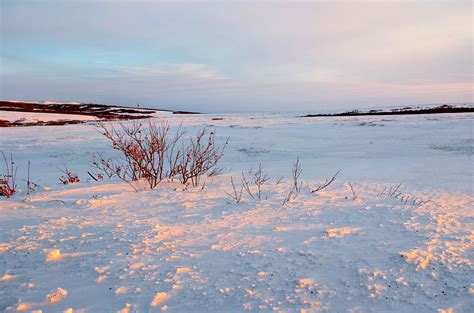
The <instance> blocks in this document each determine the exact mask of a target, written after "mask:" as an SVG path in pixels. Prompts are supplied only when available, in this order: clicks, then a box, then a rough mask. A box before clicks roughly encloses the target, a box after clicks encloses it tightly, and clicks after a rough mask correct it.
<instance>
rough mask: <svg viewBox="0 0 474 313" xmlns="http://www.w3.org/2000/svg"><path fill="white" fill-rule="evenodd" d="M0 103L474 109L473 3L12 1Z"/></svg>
mask: <svg viewBox="0 0 474 313" xmlns="http://www.w3.org/2000/svg"><path fill="white" fill-rule="evenodd" d="M1 5H2V10H1V11H2V22H1V23H2V25H1V64H0V65H1V74H0V84H1V85H0V92H1V98H3V99H8V98H10V99H13V98H15V99H25V100H45V99H58V100H64V101H83V102H105V103H121V104H131V105H134V104H136V103H140V104H142V105H149V106H155V107H166V108H171V109H183V110H197V111H225V112H229V111H266V110H272V111H291V110H306V111H318V110H325V109H339V108H341V109H342V108H344V109H346V108H359V107H370V106H387V105H405V104H415V103H440V102H472V101H473V95H472V90H473V81H472V78H473V75H472V74H473V72H472V71H473V67H472V49H473V46H472V45H473V38H472V31H471V30H472V11H471V10H472V8H471V3H470V2H469V1H449V2H448V1H446V2H443V1H437V2H427V1H420V2H413V1H393V2H385V1H384V2H375V1H370V2H368V1H359V2H334V1H331V2H330V1H319V2H310V3H292V2H291V3H289V2H274V3H260V4H254V3H246V2H241V3H223V2H214V3H211V2H198V3H196V2H192V3H191V2H189V3H186V2H180V3H169V2H157V1H147V2H125V1H124V2H122V1H119V2H116V1H114V2H109V1H72V2H64V1H41V2H24V1H9V0H7V1H3V2H2V4H1Z"/></svg>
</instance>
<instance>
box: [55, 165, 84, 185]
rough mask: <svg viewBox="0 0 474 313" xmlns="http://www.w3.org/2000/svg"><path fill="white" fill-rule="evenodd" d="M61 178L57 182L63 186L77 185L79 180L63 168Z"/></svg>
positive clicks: (71, 172) (74, 174)
mask: <svg viewBox="0 0 474 313" xmlns="http://www.w3.org/2000/svg"><path fill="white" fill-rule="evenodd" d="M63 174H64V175H62V176H60V177H59V180H60V181H61V182H62V183H63V184H64V185H69V184H74V183H79V182H80V181H81V180H80V179H79V176H78V175H77V174H76V173H74V172H73V171H71V170H70V169H68V168H67V167H66V168H64V170H63Z"/></svg>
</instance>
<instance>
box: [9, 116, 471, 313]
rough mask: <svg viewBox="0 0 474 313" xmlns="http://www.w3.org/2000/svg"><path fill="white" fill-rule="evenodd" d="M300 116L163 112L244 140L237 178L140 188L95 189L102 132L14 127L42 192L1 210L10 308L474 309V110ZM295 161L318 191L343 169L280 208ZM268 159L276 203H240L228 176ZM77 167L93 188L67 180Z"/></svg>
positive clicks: (235, 162) (16, 143)
mask: <svg viewBox="0 0 474 313" xmlns="http://www.w3.org/2000/svg"><path fill="white" fill-rule="evenodd" d="M294 116H295V115H289V114H248V115H232V114H228V115H207V114H206V115H193V116H183V115H172V114H167V113H159V114H157V116H156V117H157V120H158V121H159V120H167V121H169V122H170V123H171V125H173V126H178V125H180V124H182V125H183V126H184V127H186V129H188V131H189V132H191V133H192V132H193V131H195V130H196V129H198V128H200V127H202V126H209V127H212V128H213V129H215V130H216V133H217V136H218V137H217V139H218V140H219V141H220V142H223V141H224V140H225V138H227V137H230V143H229V145H228V148H227V150H226V154H225V156H224V159H223V163H222V165H223V166H224V167H225V168H226V170H227V171H226V174H224V175H221V176H217V177H213V178H209V179H208V180H207V181H206V186H205V188H204V189H202V190H201V188H189V189H187V190H183V188H182V186H180V185H179V184H176V183H162V184H161V185H160V186H159V187H158V189H155V190H152V191H149V190H145V191H141V192H139V193H136V192H134V191H133V190H132V189H131V188H130V187H129V186H128V185H127V184H124V183H120V182H116V181H104V182H99V183H97V182H87V175H86V171H87V169H88V168H89V163H90V160H91V155H92V153H93V152H102V153H104V154H110V148H109V147H108V143H107V142H106V141H104V139H103V138H101V137H100V135H99V134H98V133H97V131H96V130H95V129H94V127H93V126H92V125H88V124H81V125H67V126H57V127H46V126H45V127H28V128H9V129H0V132H1V136H0V150H3V151H5V152H13V153H14V156H15V157H16V160H17V164H18V165H19V166H20V170H19V174H18V175H19V176H20V177H24V170H23V169H22V167H21V165H22V164H25V163H26V162H27V160H31V162H32V175H31V176H32V179H33V180H34V181H36V182H38V183H39V184H40V185H42V186H43V188H40V190H38V191H36V192H34V193H33V194H31V195H30V196H26V195H25V194H24V192H20V193H19V194H18V195H16V196H15V197H14V198H12V199H2V200H0V280H1V281H0V287H1V288H0V310H3V311H6V312H14V311H34V310H42V311H43V312H63V311H66V310H68V309H71V310H73V311H74V312H116V311H117V312H149V311H151V312H161V311H166V312H240V311H251V312H257V311H261V312H269V311H274V312H414V311H417V312H470V311H471V310H472V307H473V306H474V274H473V261H474V250H473V241H474V209H473V208H474V195H473V188H474V182H473V167H472V165H473V163H472V156H473V146H474V139H473V116H474V115H473V114H452V115H434V116H433V115H432V116H423V115H417V116H403V117H395V116H393V117H389V118H386V117H385V118H384V117H357V118H353V117H352V118H295V117H294ZM297 156H298V157H299V159H300V161H301V162H302V166H303V175H302V176H303V179H304V180H305V182H307V184H308V185H310V186H316V185H318V184H320V183H321V182H323V181H324V180H325V179H327V178H329V177H331V176H332V175H333V174H334V173H335V172H336V171H337V170H338V169H341V170H342V171H341V173H340V174H339V176H338V177H337V180H336V181H335V183H334V184H333V185H331V186H330V187H329V188H327V189H325V190H324V191H322V192H319V193H317V194H312V193H309V192H308V190H307V188H306V186H305V187H303V189H302V191H301V193H300V194H298V196H297V197H296V198H295V199H294V200H292V201H291V202H290V203H289V204H287V205H285V206H282V202H283V199H284V198H285V196H286V195H287V193H288V191H289V189H290V183H291V182H290V168H291V165H292V162H293V161H294V160H295V159H296V157H297ZM260 162H261V163H262V165H263V168H264V170H265V171H266V172H267V173H268V174H269V176H270V177H271V180H270V181H269V182H268V183H267V184H266V185H264V189H263V190H264V191H263V195H264V197H263V199H262V200H260V201H258V200H255V199H251V198H250V197H249V196H246V195H244V199H243V201H242V202H241V203H238V204H236V203H232V201H231V199H230V198H229V197H228V196H227V194H226V191H227V192H231V186H230V176H233V177H234V178H236V177H237V176H238V175H239V172H240V171H245V170H248V169H249V168H251V167H253V168H255V167H256V166H258V164H259V163H260ZM63 165H68V166H69V167H70V168H72V169H74V170H77V171H78V173H79V175H80V177H81V178H82V182H81V183H79V184H74V185H70V186H63V185H60V184H58V183H59V181H58V176H59V175H61V173H60V171H59V169H58V167H61V166H63ZM279 176H284V180H283V183H280V184H277V177H279ZM349 182H350V183H351V184H352V186H353V187H354V190H355V193H356V196H355V197H354V196H353V194H352V192H351V190H350V187H349V185H348V183H349ZM400 183H401V184H402V186H401V187H400V191H401V192H402V195H400V196H399V197H398V198H395V197H390V196H389V195H387V189H389V188H391V187H392V188H394V186H396V185H398V184H400ZM19 184H20V187H22V188H23V189H24V187H23V186H21V184H23V182H21V181H19ZM384 190H385V191H384ZM402 196H403V197H404V198H403V199H407V200H406V201H401V197H402ZM407 197H409V198H407ZM415 199H416V200H415Z"/></svg>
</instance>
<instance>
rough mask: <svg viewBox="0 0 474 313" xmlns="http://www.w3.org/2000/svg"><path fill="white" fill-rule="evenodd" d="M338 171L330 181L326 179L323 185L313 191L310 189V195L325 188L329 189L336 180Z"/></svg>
mask: <svg viewBox="0 0 474 313" xmlns="http://www.w3.org/2000/svg"><path fill="white" fill-rule="evenodd" d="M340 171H341V170H338V171H337V172H336V174H334V175H333V176H332V177H331V178H330V179H326V181H325V182H324V183H323V184H321V185H319V186H318V187H316V188H314V189H312V188H310V192H311V193H316V192H318V191H321V190H323V189H326V188H327V187H329V186H330V185H331V184H332V183H333V182H334V181H335V180H336V177H337V175H338V174H339V172H340Z"/></svg>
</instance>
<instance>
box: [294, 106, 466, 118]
mask: <svg viewBox="0 0 474 313" xmlns="http://www.w3.org/2000/svg"><path fill="white" fill-rule="evenodd" d="M468 112H474V107H469V106H453V105H448V104H443V105H440V106H437V107H432V108H412V107H404V108H400V109H392V110H390V111H383V110H369V111H358V110H354V111H350V112H343V113H335V114H307V115H303V116H300V117H329V116H333V117H334V116H367V115H414V114H440V113H468Z"/></svg>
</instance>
